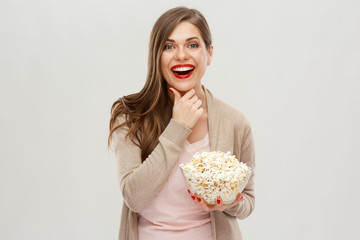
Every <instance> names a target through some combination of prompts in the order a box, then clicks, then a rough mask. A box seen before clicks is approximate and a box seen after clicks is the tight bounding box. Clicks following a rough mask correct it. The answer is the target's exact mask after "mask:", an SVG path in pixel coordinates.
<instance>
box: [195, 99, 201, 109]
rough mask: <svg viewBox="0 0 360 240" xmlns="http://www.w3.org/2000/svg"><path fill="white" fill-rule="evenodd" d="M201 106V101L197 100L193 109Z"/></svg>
mask: <svg viewBox="0 0 360 240" xmlns="http://www.w3.org/2000/svg"><path fill="white" fill-rule="evenodd" d="M201 104H202V101H201V100H200V99H198V100H197V101H196V102H195V103H194V107H195V108H199V107H200V106H201Z"/></svg>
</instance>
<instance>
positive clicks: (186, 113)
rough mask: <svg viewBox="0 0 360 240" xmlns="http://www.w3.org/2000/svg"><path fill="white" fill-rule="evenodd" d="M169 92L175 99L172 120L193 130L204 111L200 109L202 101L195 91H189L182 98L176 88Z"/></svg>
mask: <svg viewBox="0 0 360 240" xmlns="http://www.w3.org/2000/svg"><path fill="white" fill-rule="evenodd" d="M169 90H170V91H172V92H173V93H174V97H175V100H174V107H173V115H172V118H173V119H174V120H176V121H178V122H180V123H182V124H184V125H185V126H186V127H188V128H190V129H191V128H192V127H193V126H194V125H195V123H196V122H197V120H199V118H200V116H201V114H202V113H203V111H204V109H203V108H201V107H200V106H201V104H202V101H201V100H200V99H199V98H198V97H197V96H196V95H195V90H194V89H191V90H189V91H188V92H186V93H185V94H184V96H182V97H181V94H180V93H179V92H178V91H177V90H176V89H175V88H169Z"/></svg>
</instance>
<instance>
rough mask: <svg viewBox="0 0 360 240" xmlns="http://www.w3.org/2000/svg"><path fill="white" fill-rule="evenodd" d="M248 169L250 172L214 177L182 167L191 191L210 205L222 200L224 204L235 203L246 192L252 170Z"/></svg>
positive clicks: (224, 173) (222, 174)
mask: <svg viewBox="0 0 360 240" xmlns="http://www.w3.org/2000/svg"><path fill="white" fill-rule="evenodd" d="M248 168H249V171H246V172H241V173H239V172H238V173H234V172H231V171H230V172H221V173H219V174H218V175H215V176H214V175H209V174H207V173H201V172H197V173H195V172H192V171H189V170H186V169H184V165H183V164H182V165H180V169H181V172H182V174H183V176H184V178H185V180H186V182H187V184H188V186H189V190H190V191H191V192H192V193H193V194H196V195H197V196H200V197H202V198H203V199H204V201H205V202H206V204H208V205H216V204H217V202H216V201H217V199H221V200H222V202H223V204H230V203H232V202H233V201H235V199H236V196H237V195H238V193H241V192H242V191H243V190H244V188H245V186H246V184H247V182H248V181H249V178H250V176H251V173H252V171H251V168H250V167H248Z"/></svg>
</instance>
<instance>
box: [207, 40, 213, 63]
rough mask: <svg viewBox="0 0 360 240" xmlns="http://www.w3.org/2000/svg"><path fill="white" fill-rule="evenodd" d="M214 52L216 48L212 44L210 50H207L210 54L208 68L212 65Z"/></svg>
mask: <svg viewBox="0 0 360 240" xmlns="http://www.w3.org/2000/svg"><path fill="white" fill-rule="evenodd" d="M213 51H214V47H213V45H212V44H211V45H210V47H209V49H207V52H208V60H207V64H206V65H207V66H209V65H210V63H211V60H212V56H213Z"/></svg>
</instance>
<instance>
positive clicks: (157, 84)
mask: <svg viewBox="0 0 360 240" xmlns="http://www.w3.org/2000/svg"><path fill="white" fill-rule="evenodd" d="M183 21H188V22H190V23H192V24H193V25H195V26H196V27H197V28H198V29H199V31H200V33H201V36H202V38H203V40H204V42H205V45H206V48H207V49H209V48H210V45H211V43H212V41H211V33H210V29H209V26H208V24H207V22H206V20H205V18H204V16H203V15H202V14H201V13H200V12H199V11H197V10H196V9H189V8H186V7H177V8H173V9H170V10H168V11H167V12H165V13H164V14H163V15H161V16H160V18H159V19H158V20H157V21H156V23H155V25H154V27H153V29H152V31H151V35H150V43H149V56H148V72H147V77H146V82H145V85H144V87H143V88H142V89H141V91H140V92H138V93H134V94H130V95H127V96H123V97H122V98H120V99H118V100H117V101H115V103H114V104H113V105H112V107H111V119H110V124H109V128H110V132H109V137H108V147H109V146H110V144H111V141H112V134H113V133H114V132H115V131H116V130H117V129H118V128H120V127H122V126H125V125H126V126H127V127H128V128H129V130H128V133H127V135H126V137H130V140H131V141H132V142H133V143H134V144H136V145H137V146H139V147H140V149H141V159H142V161H144V160H145V159H146V158H147V156H148V155H149V154H150V153H151V152H152V151H153V150H154V148H155V147H156V145H157V144H158V142H159V141H158V139H159V136H160V135H161V133H162V132H163V131H164V129H165V127H166V126H167V124H168V123H169V122H170V119H171V116H172V106H173V102H172V100H171V99H170V97H169V95H168V91H167V90H168V87H167V82H166V81H165V79H164V78H163V77H162V75H161V65H160V60H161V54H162V52H163V50H164V47H165V43H166V40H167V38H168V36H169V35H170V34H171V32H172V31H173V30H174V28H175V27H176V25H177V24H179V23H180V22H183ZM121 115H124V116H125V122H123V123H121V124H120V125H119V124H117V121H116V120H117V118H118V117H119V116H121Z"/></svg>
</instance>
